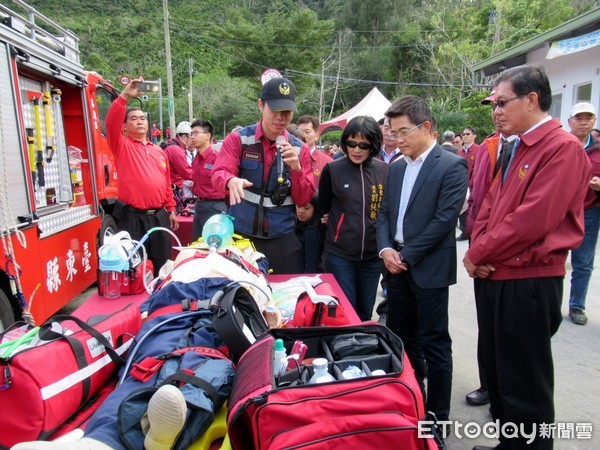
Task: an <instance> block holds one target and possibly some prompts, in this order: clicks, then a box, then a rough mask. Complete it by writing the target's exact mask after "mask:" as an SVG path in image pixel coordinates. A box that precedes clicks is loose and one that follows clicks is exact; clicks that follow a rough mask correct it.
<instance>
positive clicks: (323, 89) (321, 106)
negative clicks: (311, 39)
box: [319, 59, 325, 123]
mask: <svg viewBox="0 0 600 450" xmlns="http://www.w3.org/2000/svg"><path fill="white" fill-rule="evenodd" d="M324 91H325V59H322V60H321V92H319V123H321V118H322V117H321V116H322V115H323V95H324Z"/></svg>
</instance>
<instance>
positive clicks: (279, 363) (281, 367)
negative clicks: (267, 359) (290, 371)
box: [273, 339, 288, 377]
mask: <svg viewBox="0 0 600 450" xmlns="http://www.w3.org/2000/svg"><path fill="white" fill-rule="evenodd" d="M287 363H288V362H287V352H286V351H285V347H284V346H283V340H282V339H275V354H274V355H273V375H275V376H276V377H278V376H279V375H281V373H282V372H285V368H286V367H287Z"/></svg>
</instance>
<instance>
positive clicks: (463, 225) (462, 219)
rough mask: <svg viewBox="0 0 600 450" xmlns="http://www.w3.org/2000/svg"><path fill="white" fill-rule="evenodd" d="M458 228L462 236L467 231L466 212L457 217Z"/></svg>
mask: <svg viewBox="0 0 600 450" xmlns="http://www.w3.org/2000/svg"><path fill="white" fill-rule="evenodd" d="M458 228H459V229H460V232H461V233H462V234H464V233H465V230H466V229H467V211H465V212H464V213H462V214H461V215H460V216H458Z"/></svg>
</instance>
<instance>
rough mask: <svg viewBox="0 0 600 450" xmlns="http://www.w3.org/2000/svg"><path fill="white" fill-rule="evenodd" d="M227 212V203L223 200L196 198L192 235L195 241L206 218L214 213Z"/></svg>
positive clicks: (200, 234)
mask: <svg viewBox="0 0 600 450" xmlns="http://www.w3.org/2000/svg"><path fill="white" fill-rule="evenodd" d="M222 212H227V205H226V204H225V202H224V201H223V200H198V201H197V202H196V206H195V209H194V228H193V233H194V234H193V237H194V241H196V240H197V239H198V238H199V237H200V236H202V228H204V224H205V223H206V221H207V220H208V219H210V218H211V217H212V216H214V215H215V214H219V213H222Z"/></svg>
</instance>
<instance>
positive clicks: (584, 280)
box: [569, 102, 600, 325]
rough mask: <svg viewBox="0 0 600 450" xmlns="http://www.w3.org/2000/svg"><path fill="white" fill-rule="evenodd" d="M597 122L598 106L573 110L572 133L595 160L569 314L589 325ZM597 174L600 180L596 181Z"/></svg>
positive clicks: (598, 210) (597, 219)
mask: <svg viewBox="0 0 600 450" xmlns="http://www.w3.org/2000/svg"><path fill="white" fill-rule="evenodd" d="M594 123H596V108H594V105H592V104H591V103H586V102H584V103H577V104H576V105H574V106H573V108H572V109H571V117H569V127H570V128H571V133H572V134H573V135H574V136H575V137H576V138H577V139H579V142H581V145H583V148H584V149H585V152H586V154H587V156H588V158H589V159H590V162H591V163H592V174H591V175H590V185H589V188H588V190H587V194H586V197H585V200H584V205H583V207H584V211H583V217H584V231H585V234H584V236H583V242H582V243H581V245H580V246H579V247H577V248H575V249H573V250H572V251H571V265H572V266H573V272H572V274H571V293H570V295H569V317H570V318H571V321H572V322H573V323H574V324H577V325H585V324H586V323H587V321H588V318H587V316H586V315H585V298H586V297H587V291H588V286H589V284H590V278H591V276H592V272H593V270H594V255H595V254H596V244H597V243H598V230H599V229H600V194H599V191H600V188H599V187H598V178H599V177H600V142H598V141H596V140H595V139H594V138H593V136H592V134H591V132H592V127H593V126H594ZM594 177H595V178H596V181H595V182H594Z"/></svg>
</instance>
